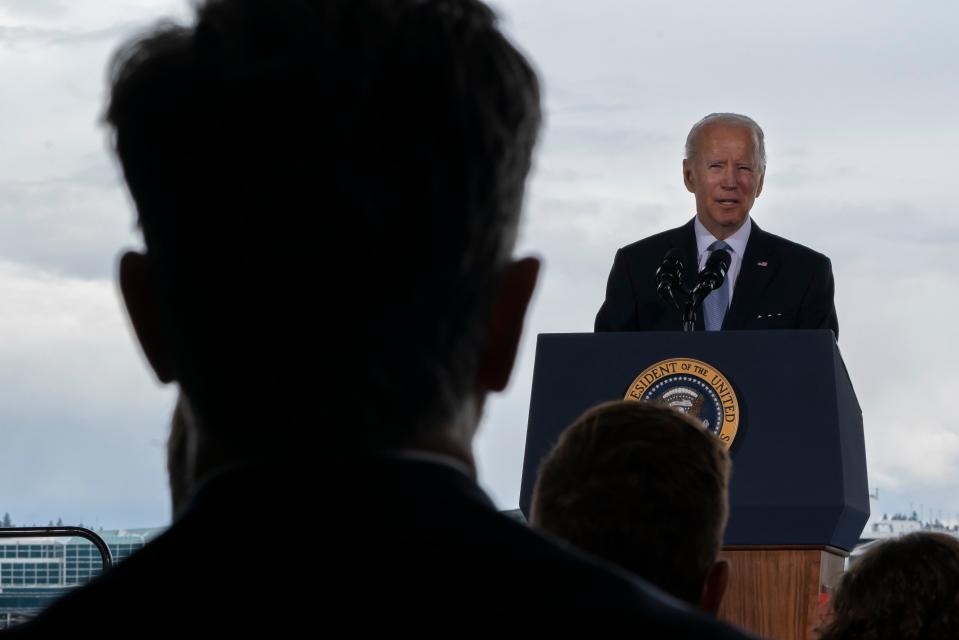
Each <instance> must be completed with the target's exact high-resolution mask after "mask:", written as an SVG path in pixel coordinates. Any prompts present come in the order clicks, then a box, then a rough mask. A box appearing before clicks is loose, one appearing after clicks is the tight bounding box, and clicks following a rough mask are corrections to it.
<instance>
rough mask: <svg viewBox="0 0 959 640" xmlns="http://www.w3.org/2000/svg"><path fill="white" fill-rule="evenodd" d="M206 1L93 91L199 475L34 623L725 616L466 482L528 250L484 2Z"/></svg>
mask: <svg viewBox="0 0 959 640" xmlns="http://www.w3.org/2000/svg"><path fill="white" fill-rule="evenodd" d="M197 11H198V18H197V21H196V23H195V24H194V25H192V26H188V27H180V26H173V25H170V24H168V23H164V24H161V25H160V26H158V27H156V28H155V29H154V30H153V31H151V32H150V33H148V34H147V35H145V36H143V37H141V38H138V39H137V40H135V41H133V42H131V43H129V44H127V45H126V46H125V47H123V48H122V49H121V50H120V51H119V53H118V54H117V55H116V58H115V60H114V63H113V67H112V72H111V88H110V102H109V107H108V109H107V115H106V118H107V122H108V123H109V125H110V127H111V128H112V130H113V133H114V138H115V144H116V151H117V154H118V156H119V158H120V161H121V163H122V165H123V171H124V175H125V177H126V181H127V184H128V186H129V188H130V192H131V193H132V195H133V199H134V201H135V203H136V207H137V212H138V214H139V223H140V227H141V229H142V231H143V236H144V239H145V244H146V249H145V251H144V252H142V253H140V252H130V253H126V254H125V255H124V256H123V257H122V259H121V261H120V285H121V290H122V293H123V298H124V301H125V303H126V306H127V309H128V311H129V314H130V318H131V320H132V324H133V327H134V329H135V331H136V334H137V337H138V338H139V341H140V344H141V345H142V347H143V350H144V353H145V354H146V357H147V359H148V360H149V363H150V365H151V367H152V368H153V370H154V371H155V373H156V375H157V377H158V378H159V379H160V380H161V381H162V382H166V383H176V384H178V385H179V387H180V390H181V392H182V394H183V398H184V402H185V403H187V405H188V407H189V410H190V417H191V420H190V421H189V422H190V424H191V425H192V426H190V429H193V430H194V434H193V437H195V438H196V444H195V447H194V449H195V450H194V451H193V452H192V453H190V454H188V457H190V458H191V459H188V461H187V463H188V464H192V465H193V466H192V468H195V469H198V470H204V471H205V472H203V473H202V474H201V475H198V477H197V478H196V487H195V489H194V490H193V492H192V496H191V498H190V499H189V502H188V503H187V504H186V505H184V507H183V508H182V509H180V510H179V511H178V513H177V517H176V519H175V521H174V523H173V525H172V527H171V528H170V529H169V531H167V532H166V533H165V534H164V535H162V536H160V537H158V538H157V539H156V540H154V541H153V542H151V543H150V544H148V545H146V547H144V549H143V550H141V551H139V552H138V553H137V554H136V555H134V556H133V557H131V558H130V559H128V560H126V561H124V562H123V563H121V564H120V565H118V566H117V567H116V568H115V570H113V571H111V572H109V573H108V574H106V575H104V576H103V577H102V578H101V579H98V580H96V581H95V582H94V583H92V584H91V585H89V586H88V587H85V588H81V589H79V590H77V591H75V592H73V593H72V594H70V595H68V596H67V597H66V598H64V599H63V600H61V601H60V602H59V603H58V604H55V605H54V606H53V607H52V608H51V609H49V610H48V611H47V612H45V613H44V614H43V615H41V616H40V617H39V618H38V619H37V620H36V621H35V622H34V623H33V624H32V625H30V626H28V627H26V628H25V631H30V630H33V631H34V632H36V633H37V634H38V635H44V636H47V637H52V636H53V635H55V634H65V633H67V632H68V631H77V630H79V629H84V630H89V631H90V632H91V633H96V634H97V635H101V636H102V635H108V636H118V635H121V634H123V635H127V636H128V635H130V633H131V632H135V631H142V630H146V629H149V630H150V631H151V633H160V634H167V633H174V632H181V633H182V632H184V630H185V631H187V632H190V633H193V632H208V633H211V634H214V633H215V634H217V635H216V636H215V637H230V636H233V635H236V636H238V635H239V634H240V633H241V632H243V633H244V635H245V634H247V633H249V632H251V631H257V632H261V633H262V632H265V633H267V634H269V637H285V636H286V635H287V634H291V633H297V634H302V633H304V632H306V633H309V634H313V633H315V631H316V630H317V629H319V630H331V631H339V630H343V632H344V633H347V634H349V635H355V636H363V635H364V634H365V633H368V632H376V633H377V635H378V636H382V635H383V634H384V633H389V634H390V635H399V634H411V633H415V635H416V636H417V637H419V636H424V635H425V636H439V635H442V636H444V637H449V636H450V635H464V634H465V635H472V634H474V633H478V632H479V631H480V630H484V631H485V633H484V634H483V635H486V636H488V635H489V630H497V631H499V632H502V631H504V630H506V629H509V630H511V631H512V630H513V629H525V628H527V627H538V628H540V629H545V630H549V629H554V628H561V629H564V630H568V629H570V628H572V627H573V626H576V625H577V624H582V625H587V624H588V625H589V628H591V629H592V630H593V631H597V630H599V632H600V635H602V636H607V635H612V634H611V633H610V632H611V631H614V630H615V631H617V632H621V633H624V634H625V635H627V636H630V637H657V638H658V637H663V638H665V637H669V638H693V637H695V638H704V637H739V635H738V634H737V633H736V632H734V631H732V630H730V629H728V628H726V627H722V626H720V625H718V624H717V623H715V622H714V621H711V620H709V619H707V618H705V617H703V616H701V615H699V614H698V613H695V612H693V611H692V610H688V609H686V608H685V607H683V606H682V605H680V604H678V603H670V602H666V601H665V600H663V599H661V598H660V596H658V595H655V594H654V593H653V592H652V591H650V590H648V589H647V588H646V587H644V586H642V584H640V583H638V582H634V581H633V580H632V579H630V578H628V577H626V576H625V574H618V573H616V572H615V571H614V570H613V569H611V568H607V567H605V566H603V565H600V564H597V563H596V562H594V561H592V560H590V559H587V558H585V557H580V556H578V555H575V554H573V553H570V552H567V551H565V550H563V549H562V548H560V547H559V546H557V545H555V544H553V543H551V542H549V541H547V540H545V539H543V538H541V537H539V536H538V535H537V534H535V533H534V532H533V531H531V530H529V529H528V528H526V527H524V526H522V525H520V524H517V523H514V522H513V521H511V520H509V519H508V518H506V517H504V516H502V515H500V514H499V513H497V512H496V510H495V509H494V507H493V505H492V503H491V502H490V500H489V498H487V496H486V495H485V494H484V493H483V492H482V490H480V488H479V487H478V485H477V484H476V481H475V478H474V476H475V465H474V461H473V453H472V439H473V435H474V432H475V430H476V425H477V422H478V420H479V418H480V415H481V413H482V409H483V404H484V399H485V397H486V395H487V393H489V392H491V391H499V390H501V389H503V387H504V386H505V385H506V383H507V381H508V380H509V377H510V371H511V369H512V365H513V359H514V356H515V353H516V349H517V345H518V343H519V338H520V333H521V330H522V325H523V318H524V315H525V312H526V306H527V303H528V302H529V299H530V295H531V294H532V291H533V287H534V284H535V280H536V277H537V272H538V268H539V264H538V262H537V261H536V260H534V259H528V258H527V259H519V260H517V259H514V258H512V257H511V256H512V250H513V244H514V239H515V237H516V230H517V224H518V220H519V214H520V209H521V206H522V201H523V192H524V183H525V180H526V176H527V173H528V171H529V167H530V161H531V155H532V151H533V145H534V141H535V139H536V134H537V130H538V127H539V124H540V104H539V90H538V87H537V80H536V76H535V74H534V72H533V70H532V69H531V68H530V66H529V64H528V63H527V62H526V60H525V59H524V58H523V57H522V56H521V55H520V54H519V53H518V52H517V51H516V50H515V49H514V48H513V46H512V45H510V44H509V43H508V42H507V41H506V39H505V38H504V37H503V35H502V34H501V33H500V32H499V30H498V29H497V26H496V22H495V20H494V17H493V15H492V13H491V12H490V11H489V10H488V9H487V8H486V7H485V6H484V5H483V4H481V3H480V2H477V1H475V0H326V1H322V0H314V1H309V0H221V1H212V0H211V1H208V2H203V3H201V4H200V5H199V8H198V10H197ZM204 459H205V460H215V461H216V464H214V465H210V464H208V463H204V462H203V460H204ZM321 633H322V632H321ZM211 637H214V636H211Z"/></svg>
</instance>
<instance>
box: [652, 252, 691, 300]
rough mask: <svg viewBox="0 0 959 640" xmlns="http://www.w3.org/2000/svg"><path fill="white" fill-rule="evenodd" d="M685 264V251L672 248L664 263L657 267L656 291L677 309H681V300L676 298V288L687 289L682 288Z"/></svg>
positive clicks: (667, 253)
mask: <svg viewBox="0 0 959 640" xmlns="http://www.w3.org/2000/svg"><path fill="white" fill-rule="evenodd" d="M683 264H684V261H683V252H682V251H681V250H679V249H670V250H669V251H668V252H666V257H664V258H663V262H662V264H660V265H659V268H658V269H656V292H657V293H658V294H659V297H660V298H662V299H663V300H664V301H666V303H667V304H668V305H669V306H671V307H673V308H674V309H676V310H679V302H678V301H677V300H676V292H675V291H674V289H680V290H683V291H685V289H683V288H682V279H683Z"/></svg>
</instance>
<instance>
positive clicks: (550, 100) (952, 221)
mask: <svg viewBox="0 0 959 640" xmlns="http://www.w3.org/2000/svg"><path fill="white" fill-rule="evenodd" d="M186 6H187V5H185V4H184V3H182V2H168V1H164V0H143V1H135V0H127V1H121V0H63V1H57V0H22V1H15V0H0V86H3V87H4V91H3V99H2V100H0V140H2V141H3V145H2V147H0V293H2V296H3V297H2V302H0V304H2V306H0V428H2V431H0V433H2V436H3V446H0V486H2V487H4V488H5V490H4V491H3V492H0V512H3V511H9V512H10V513H11V515H12V516H13V519H14V521H15V522H17V523H18V524H32V523H34V522H35V523H37V524H46V522H47V521H48V520H50V519H53V520H56V518H58V517H62V518H63V519H64V521H67V522H80V521H82V522H84V524H92V525H94V526H97V525H102V526H105V527H108V528H110V527H121V526H129V527H132V526H151V525H161V524H165V523H167V522H168V520H169V516H168V510H169V501H168V498H167V495H166V480H165V477H164V468H163V442H164V439H165V437H166V429H167V422H168V417H169V412H170V408H171V405H172V392H171V391H170V390H169V389H163V388H160V387H159V386H157V385H156V383H155V381H154V380H153V378H152V376H151V374H150V373H149V372H148V371H147V369H146V367H145V366H144V364H143V361H142V358H141V356H140V354H139V351H138V350H137V349H136V348H135V346H134V343H133V340H132V338H131V336H130V333H129V330H128V327H127V324H126V319H125V316H124V315H123V314H122V312H121V309H120V305H119V302H118V298H117V295H116V288H115V285H114V282H113V277H114V271H115V260H116V255H117V254H118V252H119V251H120V250H121V249H122V248H123V247H129V246H137V245H138V244H139V242H140V240H139V238H138V237H137V236H136V234H135V233H134V229H133V224H132V221H133V216H132V211H131V207H130V203H129V199H128V196H127V195H126V193H125V191H124V190H123V188H122V184H121V182H120V179H119V175H118V171H117V167H116V166H115V163H114V161H113V159H112V158H111V157H110V155H109V153H107V145H106V142H105V138H104V132H103V130H102V129H101V127H100V126H99V125H98V119H99V116H100V112H101V109H102V106H103V92H104V85H105V83H104V74H105V68H106V63H107V60H108V58H109V54H110V52H111V51H112V50H113V49H114V48H115V47H116V45H117V44H118V43H119V42H120V41H122V39H123V38H124V37H126V36H128V35H129V34H131V33H133V32H134V31H135V30H136V29H137V28H138V27H140V26H142V25H145V24H148V23H149V22H150V21H152V20H154V19H156V18H159V17H163V16H170V15H180V16H182V15H185V14H186V11H185V8H186ZM495 6H496V7H497V8H498V9H499V11H500V13H501V15H502V16H503V22H504V25H505V26H506V28H507V30H508V31H509V33H510V34H511V36H512V37H513V38H514V40H515V41H516V42H517V43H518V44H519V46H520V47H521V48H522V49H523V50H524V51H525V52H526V53H527V54H528V55H529V56H530V57H531V58H532V60H533V61H534V63H535V65H536V66H537V67H538V69H539V70H540V72H541V75H542V77H543V80H544V87H545V98H546V111H547V122H546V128H545V131H544V134H543V138H542V142H541V145H540V148H539V153H538V156H537V160H536V168H535V171H534V176H533V179H532V182H531V185H530V192H529V198H528V205H527V211H526V218H525V223H524V227H523V233H522V239H521V243H520V244H521V246H520V251H521V252H522V253H535V254H538V255H540V256H542V257H543V258H544V259H545V270H544V272H543V276H542V279H541V282H540V288H539V291H538V293H537V296H536V298H535V300H534V304H533V307H532V310H531V317H530V321H529V323H528V325H527V334H526V337H525V340H524V343H523V349H522V352H521V356H520V361H519V365H518V367H517V370H516V373H515V377H514V380H513V383H512V385H511V386H510V388H509V389H508V391H507V393H505V394H503V395H502V396H500V397H498V398H496V399H495V400H493V401H492V402H491V404H490V406H489V410H488V414H487V417H486V419H485V421H484V423H483V426H482V431H481V434H480V437H479V439H478V442H477V449H478V461H479V465H480V473H481V480H482V482H483V484H484V486H486V488H487V489H488V490H489V491H490V493H491V494H492V495H493V497H494V499H495V501H496V502H497V504H498V505H499V506H501V507H503V508H510V507H514V506H515V505H516V503H517V500H518V495H519V482H520V473H521V469H522V459H523V447H524V442H525V428H526V418H527V411H528V403H529V387H530V379H531V376H532V366H533V362H532V358H533V345H534V343H535V336H536V334H538V333H542V332H570V331H589V330H590V329H591V327H592V319H593V316H594V315H595V312H596V310H597V308H598V307H599V304H600V303H601V302H602V298H603V292H604V287H605V282H606V276H607V274H608V272H609V267H610V265H611V262H612V257H613V254H614V253H615V250H616V249H617V248H618V247H620V246H623V245H625V244H628V243H630V242H632V241H634V240H637V239H639V238H641V237H644V236H647V235H650V234H652V233H655V232H657V231H661V230H663V229H667V228H671V227H675V226H678V225H680V224H683V223H684V222H686V221H687V220H688V219H690V218H691V217H692V215H693V212H694V208H693V199H692V196H691V195H690V194H688V193H687V192H686V191H685V188H684V187H683V184H682V178H681V171H680V166H681V161H682V147H683V142H684V140H685V136H686V133H687V131H688V129H689V127H690V126H691V125H692V124H693V123H694V122H695V121H697V120H698V119H699V118H701V117H702V116H703V115H705V114H706V113H709V112H712V111H737V112H741V113H746V114H748V115H751V116H752V117H754V118H755V119H756V120H757V121H758V122H759V123H760V124H761V125H762V126H763V128H764V129H765V131H766V137H767V153H768V156H769V166H768V171H767V177H766V185H765V189H764V192H763V194H762V197H760V198H759V199H758V200H757V202H756V205H755V207H754V209H753V216H754V218H755V219H756V220H757V222H758V223H759V224H761V225H762V226H763V228H764V229H766V230H769V231H771V232H773V233H776V234H779V235H783V236H786V237H788V238H790V239H792V240H795V241H797V242H800V243H803V244H806V245H808V246H810V247H812V248H814V249H817V250H819V251H821V252H823V253H826V254H827V255H829V256H830V257H831V258H832V261H833V268H834V271H835V276H836V287H837V291H836V306H837V309H838V313H839V321H840V327H841V341H840V347H841V350H842V353H843V356H844V358H845V360H846V364H847V366H848V369H849V372H850V375H851V376H852V380H853V384H854V386H855V388H856V391H857V394H858V396H859V400H860V403H861V405H862V408H863V413H864V421H865V427H866V448H867V456H868V461H869V475H870V485H871V488H872V489H876V488H879V489H880V491H881V508H882V510H884V511H888V512H890V513H892V512H893V511H897V510H907V509H909V508H910V506H911V505H912V506H913V507H914V508H915V509H917V510H918V509H919V505H920V504H922V505H923V508H924V510H925V511H926V512H927V514H928V513H930V512H932V513H933V514H934V515H938V512H939V510H941V511H942V512H943V516H945V515H946V514H955V516H956V517H959V498H957V497H956V494H957V492H956V491H955V490H954V489H955V488H956V487H959V424H957V419H956V417H955V416H956V415H957V414H956V412H955V411H954V408H953V407H954V402H953V400H952V397H951V395H952V393H953V390H954V388H955V387H956V386H957V383H959V374H957V370H956V367H955V366H954V362H955V361H956V359H957V356H959V340H957V338H959V336H957V331H956V329H955V320H954V318H955V317H956V315H957V313H959V302H957V296H956V293H957V286H956V282H957V275H959V261H957V258H956V255H957V254H959V251H957V248H959V216H957V214H956V211H955V206H954V204H953V203H954V201H955V199H956V191H957V186H956V185H957V183H959V181H957V180H956V179H955V177H954V174H955V173H956V169H955V167H953V165H952V160H953V158H954V156H955V154H956V151H957V149H959V127H957V126H956V113H959V82H957V80H959V62H957V59H956V57H955V55H954V53H955V34H954V29H955V25H956V24H959V20H957V18H959V5H957V3H955V2H947V1H934V0H928V1H926V2H923V3H907V2H886V1H877V0H873V1H871V2H842V3H837V2H820V1H806V2H802V3H798V2H797V3H789V4H788V5H787V4H786V3H772V2H768V1H767V2H763V1H761V0H757V1H751V2H727V3H719V4H717V3H715V2H699V1H692V0H684V1H681V2H680V1H676V0H668V1H662V2H657V1H649V0H646V1H644V2H641V3H638V2H634V1H614V0H589V1H586V0H577V1H570V0H503V1H501V2H497V3H495Z"/></svg>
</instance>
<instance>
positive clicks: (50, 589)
mask: <svg viewBox="0 0 959 640" xmlns="http://www.w3.org/2000/svg"><path fill="white" fill-rule="evenodd" d="M162 532H163V529H162V528H158V529H126V530H118V531H98V532H97V535H99V536H100V537H101V538H103V540H104V542H106V543H107V546H108V547H109V548H110V554H111V555H112V556H113V562H114V564H116V563H118V562H122V561H123V560H124V559H126V558H128V557H130V555H132V554H133V553H134V552H135V551H137V550H138V549H140V548H142V547H143V545H145V544H146V543H147V542H149V541H150V540H151V539H153V538H155V537H156V536H157V535H159V534H160V533H162ZM102 570H103V562H102V560H101V558H100V552H99V551H97V548H96V547H94V546H93V544H92V543H91V542H90V541H89V540H86V539H84V538H79V537H63V538H0V629H5V628H7V627H8V626H11V625H13V624H17V623H19V622H22V621H23V620H25V619H27V618H30V617H31V616H34V615H36V614H37V613H39V612H40V611H41V610H42V609H44V608H45V607H47V606H48V605H49V604H50V603H51V602H53V601H54V600H56V599H57V598H59V597H60V596H62V595H63V594H64V593H66V592H67V591H69V590H71V589H73V588H75V587H77V586H79V585H82V584H85V583H87V582H89V581H90V580H91V579H93V578H95V577H96V576H97V575H99V574H100V572H101V571H102Z"/></svg>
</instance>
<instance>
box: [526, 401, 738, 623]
mask: <svg viewBox="0 0 959 640" xmlns="http://www.w3.org/2000/svg"><path fill="white" fill-rule="evenodd" d="M729 466H730V462H729V454H728V453H727V452H726V448H725V446H724V445H723V444H722V442H721V441H720V440H719V438H717V437H715V436H714V435H712V434H711V433H709V432H708V431H706V429H705V428H704V427H703V425H702V424H700V423H699V422H698V421H696V420H695V419H693V418H691V417H689V416H687V415H686V414H684V413H681V412H679V411H676V410H674V409H670V408H668V407H665V406H661V405H658V404H649V403H644V402H634V401H619V402H609V403H606V404H602V405H599V406H597V407H595V408H593V409H591V410H589V411H587V412H586V413H585V414H583V416H582V417H580V418H579V419H578V420H577V421H576V422H575V423H573V425H572V426H570V427H569V428H568V429H567V430H566V431H564V432H563V434H562V435H561V436H560V438H559V442H558V443H557V444H556V447H555V448H554V449H553V451H552V452H551V453H550V454H549V455H548V456H547V458H546V459H545V460H544V461H543V463H542V465H541V466H540V470H539V477H538V479H537V482H536V487H535V489H534V491H533V506H532V514H531V519H532V523H533V525H534V526H538V527H540V528H542V529H545V530H547V531H549V532H551V533H553V534H555V535H557V536H559V537H561V538H563V539H565V540H567V541H569V542H571V543H573V544H574V545H576V546H577V547H580V548H581V549H585V550H587V551H589V552H591V553H593V554H595V555H597V556H599V557H601V558H604V559H606V560H609V561H611V562H613V563H614V564H617V565H619V566H621V567H623V568H625V569H628V570H630V571H632V572H633V573H636V574H637V575H639V576H642V577H643V578H646V579H647V580H649V581H650V582H652V583H653V584H655V585H656V586H658V587H660V588H661V589H663V590H665V591H667V592H668V593H671V594H672V595H674V596H676V597H678V598H680V599H682V600H686V601H687V602H690V603H693V604H697V605H699V606H701V607H702V608H704V609H706V610H708V611H711V612H713V613H715V612H716V611H717V610H718V608H719V605H720V603H721V601H722V596H723V593H724V592H725V587H726V582H727V578H728V566H727V564H726V563H725V562H717V556H718V554H719V547H720V544H721V542H722V536H723V531H724V529H725V527H726V517H727V513H728V496H727V484H728V479H729Z"/></svg>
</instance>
